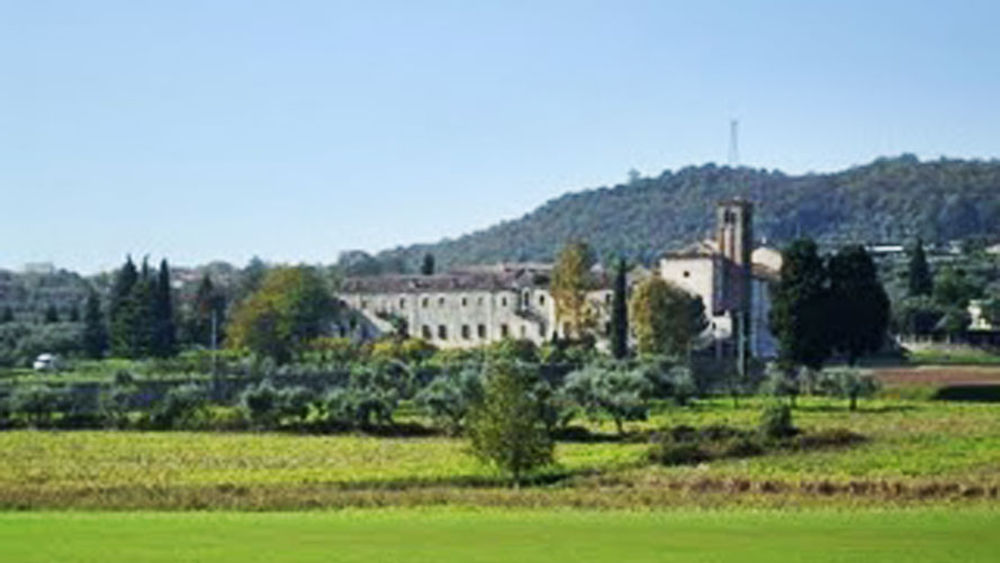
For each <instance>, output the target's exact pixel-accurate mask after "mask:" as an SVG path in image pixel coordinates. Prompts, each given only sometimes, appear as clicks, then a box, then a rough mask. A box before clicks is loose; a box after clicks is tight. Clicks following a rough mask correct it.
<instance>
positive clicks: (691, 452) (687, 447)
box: [649, 441, 710, 465]
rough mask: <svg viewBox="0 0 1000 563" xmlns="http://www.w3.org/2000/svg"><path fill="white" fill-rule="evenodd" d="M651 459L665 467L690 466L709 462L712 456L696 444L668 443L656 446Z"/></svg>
mask: <svg viewBox="0 0 1000 563" xmlns="http://www.w3.org/2000/svg"><path fill="white" fill-rule="evenodd" d="M649 459H650V461H654V462H656V463H661V464H663V465H688V464H695V463H702V462H704V461H708V460H709V459H710V456H709V455H708V453H706V452H705V450H703V449H702V448H701V446H700V445H698V444H697V443H696V442H674V441H667V442H662V443H659V444H657V445H655V446H654V447H653V448H652V449H651V450H650V453H649Z"/></svg>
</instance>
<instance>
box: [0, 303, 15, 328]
mask: <svg viewBox="0 0 1000 563" xmlns="http://www.w3.org/2000/svg"><path fill="white" fill-rule="evenodd" d="M12 322H14V309H11V308H10V305H4V308H3V312H2V313H0V324H7V323H12Z"/></svg>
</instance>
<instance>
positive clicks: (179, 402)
mask: <svg viewBox="0 0 1000 563" xmlns="http://www.w3.org/2000/svg"><path fill="white" fill-rule="evenodd" d="M207 405H208V395H207V393H206V392H205V389H204V388H203V387H201V386H200V385H196V384H193V383H192V384H187V385H182V386H180V387H174V388H173V389H171V390H170V391H168V392H167V394H166V395H165V396H164V397H163V400H162V401H160V404H159V405H157V407H156V408H155V409H154V410H153V412H152V413H151V415H150V422H151V423H152V425H153V427H154V428H160V429H169V428H173V429H182V428H192V427H196V426H197V423H198V418H199V415H200V414H201V412H200V411H201V410H202V409H204V408H205V407H206V406H207Z"/></svg>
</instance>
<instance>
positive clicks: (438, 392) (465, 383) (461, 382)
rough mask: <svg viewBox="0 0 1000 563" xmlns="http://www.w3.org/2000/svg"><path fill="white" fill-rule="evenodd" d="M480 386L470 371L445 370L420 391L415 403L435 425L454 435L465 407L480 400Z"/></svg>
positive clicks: (481, 389)
mask: <svg viewBox="0 0 1000 563" xmlns="http://www.w3.org/2000/svg"><path fill="white" fill-rule="evenodd" d="M482 395H483V384H482V380H481V378H480V375H479V371H478V370H476V369H474V368H471V367H470V368H465V369H461V370H448V371H447V372H445V373H444V374H442V375H440V376H438V377H437V378H435V379H434V380H433V381H431V382H430V384H428V385H427V386H426V387H424V388H423V389H421V390H420V392H419V393H417V396H416V403H417V405H419V406H420V407H421V408H422V409H423V410H424V411H425V412H426V413H427V415H428V416H430V417H431V418H432V419H434V420H435V422H436V424H438V425H439V426H443V427H444V428H445V429H446V430H447V431H448V432H449V433H451V434H458V433H459V432H460V431H461V429H462V425H463V423H464V422H465V417H466V415H468V413H469V408H470V407H471V406H472V405H473V404H474V403H476V402H478V401H480V400H481V399H482Z"/></svg>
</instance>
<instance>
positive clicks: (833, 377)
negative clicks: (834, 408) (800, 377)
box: [820, 369, 879, 411]
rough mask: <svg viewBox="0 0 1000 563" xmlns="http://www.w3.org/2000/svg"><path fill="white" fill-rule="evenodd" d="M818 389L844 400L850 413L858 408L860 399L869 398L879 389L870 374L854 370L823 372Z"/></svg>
mask: <svg viewBox="0 0 1000 563" xmlns="http://www.w3.org/2000/svg"><path fill="white" fill-rule="evenodd" d="M820 387H821V388H822V389H823V390H824V391H825V392H826V393H828V394H830V395H834V396H838V397H843V398H846V399H847V400H848V401H849V407H848V408H849V409H850V410H852V411H853V410H856V409H857V408H858V399H859V398H860V397H870V396H872V395H874V394H875V393H876V392H877V391H878V389H879V385H878V381H877V380H876V379H875V378H874V377H873V376H872V375H871V374H870V373H866V372H862V371H860V370H856V369H836V370H828V371H825V372H824V373H823V377H822V379H821V382H820Z"/></svg>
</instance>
